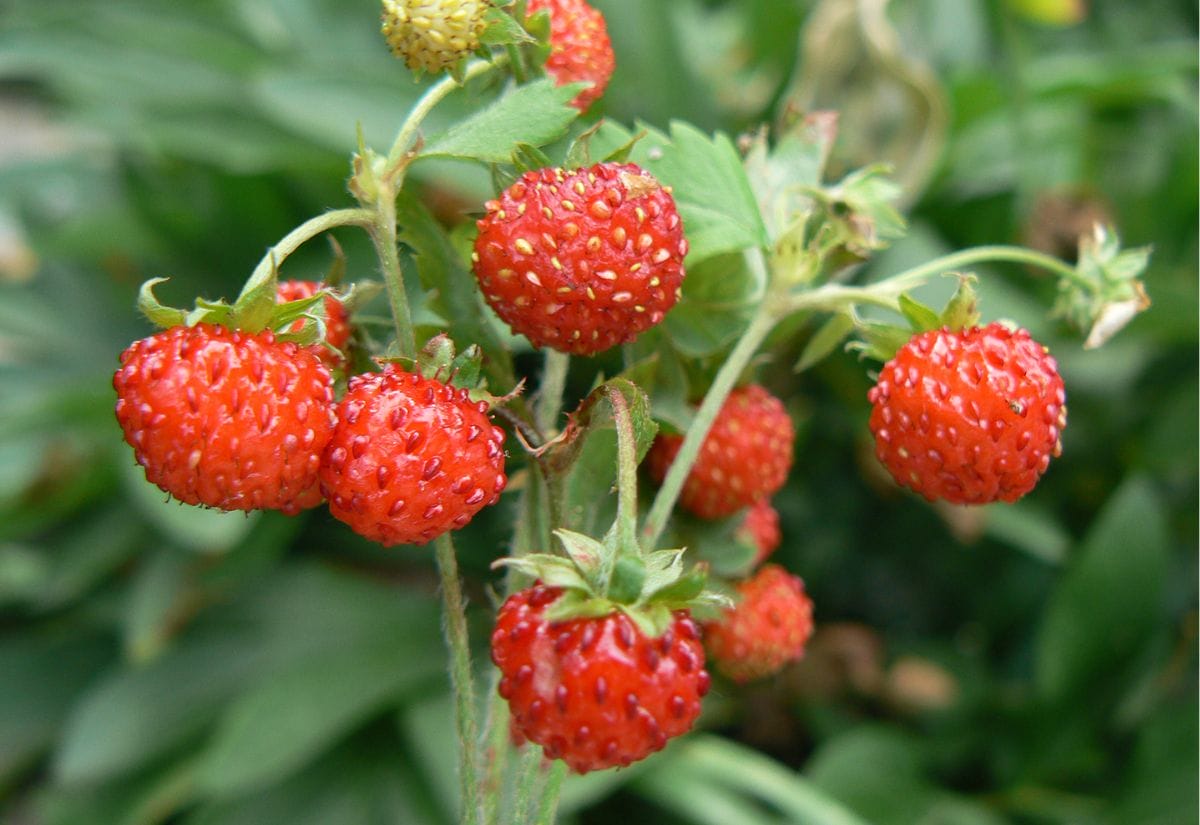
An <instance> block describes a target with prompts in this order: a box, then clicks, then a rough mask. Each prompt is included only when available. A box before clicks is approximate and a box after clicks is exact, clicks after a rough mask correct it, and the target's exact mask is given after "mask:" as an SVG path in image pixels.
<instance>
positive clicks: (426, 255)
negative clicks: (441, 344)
mask: <svg viewBox="0 0 1200 825" xmlns="http://www.w3.org/2000/svg"><path fill="white" fill-rule="evenodd" d="M396 220H397V222H398V224H399V226H400V234H399V237H400V240H401V241H402V242H403V243H404V244H406V245H408V246H409V247H410V248H411V249H412V254H413V258H414V259H415V260H416V263H417V271H418V273H419V275H420V277H421V285H422V286H423V287H424V288H425V290H427V291H429V292H433V293H436V295H435V297H434V304H435V307H436V308H437V310H438V312H439V313H440V314H441V315H443V316H444V317H446V318H449V319H451V321H450V324H449V325H448V328H446V329H445V331H446V332H447V333H448V334H449V335H450V337H451V338H453V339H454V340H456V341H470V342H472V343H473V344H478V345H479V346H480V348H481V349H482V350H483V352H484V353H485V354H486V356H487V357H486V359H485V360H484V362H483V370H484V373H485V374H486V375H487V377H488V381H489V385H490V386H491V387H493V388H494V389H496V390H497V391H498V392H499V391H503V392H507V391H508V390H509V389H510V388H512V386H513V385H514V384H515V383H516V380H515V378H514V377H513V369H512V359H511V356H510V355H509V352H508V349H507V348H506V347H505V346H504V344H503V342H502V341H501V339H500V337H499V335H497V333H496V328H495V327H494V326H493V325H492V323H491V322H490V320H489V319H490V318H491V317H492V311H491V309H489V308H488V307H487V306H486V305H485V304H484V302H483V298H482V296H481V295H480V292H479V285H478V284H477V283H476V281H475V276H474V275H473V274H472V273H471V270H470V268H469V267H468V266H467V264H466V262H465V261H464V259H463V257H462V256H461V255H460V254H459V253H458V250H457V249H456V248H455V246H454V244H453V242H452V241H451V239H450V237H449V236H448V235H447V234H446V230H445V229H443V228H442V226H441V224H439V223H438V222H437V220H436V219H435V218H434V217H433V215H431V214H430V212H429V210H428V209H426V208H425V206H424V204H422V203H421V201H420V200H419V199H417V198H416V197H414V196H413V194H412V193H411V192H409V191H408V190H407V189H406V190H405V191H404V192H402V193H401V194H400V197H399V199H398V200H397V202H396Z"/></svg>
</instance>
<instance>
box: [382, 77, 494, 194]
mask: <svg viewBox="0 0 1200 825" xmlns="http://www.w3.org/2000/svg"><path fill="white" fill-rule="evenodd" d="M507 63H508V55H496V56H495V57H493V58H492V60H491V61H488V60H476V61H473V62H471V63H469V64H468V65H467V69H466V71H465V72H463V78H462V82H461V83H460V82H459V81H458V80H455V79H454V77H452V76H451V75H446V77H444V78H442V79H441V80H440V81H438V82H437V83H435V84H433V85H432V86H430V87H429V88H428V89H426V90H425V94H423V95H422V96H421V99H420V100H418V101H417V103H416V105H415V106H413V108H412V111H410V112H409V113H408V117H407V118H406V119H405V121H404V124H403V125H402V126H401V127H400V132H399V133H398V134H397V135H396V140H395V141H394V142H393V143H392V148H391V149H389V150H388V156H387V171H386V172H384V177H389V176H390V175H391V174H392V173H393V172H394V171H395V170H396V168H397V167H398V166H399V165H400V163H401V162H402V161H403V159H404V154H405V152H407V151H408V147H409V144H411V143H412V141H413V137H414V136H415V135H416V133H417V129H419V128H420V127H421V123H422V121H424V120H425V118H426V117H427V116H428V115H429V113H430V112H431V111H433V107H435V106H437V105H438V104H439V103H441V102H442V100H444V99H445V98H446V96H447V95H449V94H450V93H451V92H453V91H454V90H455V89H458V88H460V87H461V86H463V85H465V84H466V82H467V81H468V80H472V79H473V78H476V77H479V76H480V75H482V74H486V73H487V72H490V71H491V70H492V69H498V68H501V67H502V66H504V65H505V64H507Z"/></svg>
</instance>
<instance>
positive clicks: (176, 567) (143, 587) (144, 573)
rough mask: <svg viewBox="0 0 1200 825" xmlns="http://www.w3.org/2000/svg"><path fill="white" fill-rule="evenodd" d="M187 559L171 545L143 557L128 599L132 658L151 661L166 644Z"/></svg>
mask: <svg viewBox="0 0 1200 825" xmlns="http://www.w3.org/2000/svg"><path fill="white" fill-rule="evenodd" d="M187 561H188V559H187V556H186V555H185V554H184V553H182V552H180V551H178V550H174V549H172V548H165V549H163V550H159V551H158V552H157V553H153V554H150V555H147V556H146V557H144V558H143V559H142V563H141V566H140V567H139V568H138V571H137V575H136V576H135V577H134V579H133V583H132V585H131V587H130V592H129V595H128V597H127V599H126V610H125V622H124V636H125V639H124V641H125V651H126V655H127V656H128V657H129V659H130V660H131V661H133V662H145V661H148V660H150V659H152V658H154V657H155V656H157V655H158V654H159V653H161V652H162V650H163V648H164V647H165V645H166V644H167V641H168V640H169V638H170V635H171V633H172V632H173V630H174V622H175V619H176V617H175V615H174V611H175V609H176V607H177V603H178V601H179V598H180V596H181V594H182V592H183V590H184V587H185V585H186V583H187Z"/></svg>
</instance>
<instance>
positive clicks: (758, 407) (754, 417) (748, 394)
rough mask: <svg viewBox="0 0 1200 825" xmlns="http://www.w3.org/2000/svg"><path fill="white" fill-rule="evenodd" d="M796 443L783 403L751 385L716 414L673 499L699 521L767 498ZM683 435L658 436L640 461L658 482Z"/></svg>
mask: <svg viewBox="0 0 1200 825" xmlns="http://www.w3.org/2000/svg"><path fill="white" fill-rule="evenodd" d="M795 440H796V434H795V430H794V429H793V428H792V421H791V419H790V418H788V414H787V412H786V411H785V410H784V408H783V403H782V402H781V401H780V400H779V399H778V398H776V397H775V396H773V395H771V394H770V393H769V392H767V391H766V390H765V389H763V388H762V387H760V386H758V385H757V384H751V385H748V386H745V387H741V388H739V389H735V390H734V391H733V392H731V393H730V394H729V398H727V399H726V400H725V404H724V405H723V406H722V407H721V410H720V412H718V413H717V417H716V420H714V421H713V425H712V429H710V430H709V431H708V435H707V437H705V439H704V444H703V446H701V448H700V453H699V455H697V456H696V462H695V464H693V465H692V469H691V472H690V473H688V477H687V480H686V481H685V482H684V484H683V490H682V491H681V492H680V495H679V504H680V506H681V507H683V508H684V509H685V510H687V511H689V512H691V513H693V514H695V515H697V516H699V517H700V518H707V519H717V518H724V517H725V516H731V515H733V514H734V513H736V512H737V511H738V510H741V509H742V508H743V507H748V506H750V505H751V504H753V503H754V502H756V501H758V500H759V499H761V498H766V497H768V496H771V495H773V494H774V493H775V492H776V491H777V490H778V489H779V488H780V487H782V486H783V483H784V481H786V480H787V474H788V470H789V469H790V468H791V466H792V447H793V445H794V443H795ZM682 444H683V436H680V435H675V434H665V435H660V436H659V437H658V438H657V439H655V442H654V446H653V447H651V448H650V452H649V454H648V455H647V456H646V461H647V464H648V466H649V469H650V474H651V475H652V476H653V477H654V479H655V480H656V481H658V482H660V483H661V482H662V480H663V479H664V478H665V477H666V475H667V470H669V469H670V467H671V464H672V463H673V462H674V461H675V455H676V454H677V453H678V452H679V448H680V446H681V445H682Z"/></svg>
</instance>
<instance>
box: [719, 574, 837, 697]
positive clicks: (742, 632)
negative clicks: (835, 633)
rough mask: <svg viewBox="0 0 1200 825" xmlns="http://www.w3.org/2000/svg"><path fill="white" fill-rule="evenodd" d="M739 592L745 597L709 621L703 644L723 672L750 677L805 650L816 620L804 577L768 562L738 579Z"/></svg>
mask: <svg viewBox="0 0 1200 825" xmlns="http://www.w3.org/2000/svg"><path fill="white" fill-rule="evenodd" d="M737 591H738V594H739V595H740V596H741V601H739V602H738V603H737V604H736V605H735V606H734V607H733V609H731V610H728V611H726V613H725V615H724V616H722V617H721V619H719V620H718V621H715V622H710V623H706V624H705V625H704V646H705V647H706V648H708V652H709V655H711V656H712V659H713V661H714V662H715V663H716V665H717V669H718V670H719V671H721V673H723V674H725V675H726V676H728V677H729V678H730V679H733V680H734V681H735V682H749V681H751V680H753V679H761V678H763V677H764V676H770V675H771V674H772V673H776V672H777V671H779V669H780V668H782V667H783V666H784V665H786V664H787V663H788V662H793V661H796V660H797V659H799V658H800V657H802V656H803V655H804V646H805V644H806V643H807V642H808V637H809V636H811V635H812V629H813V622H812V601H811V600H810V599H809V598H808V596H807V595H806V594H805V593H804V582H803V581H801V580H800V579H799V578H797V577H796V576H793V575H791V574H789V573H788V572H787V571H786V570H784V569H783V568H782V567H780V566H779V565H777V564H768V565H765V566H764V567H762V568H761V569H760V570H759V571H758V572H757V573H755V574H754V576H753V577H752V578H750V579H747V580H746V581H743V582H741V583H740V584H738V586H737Z"/></svg>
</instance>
